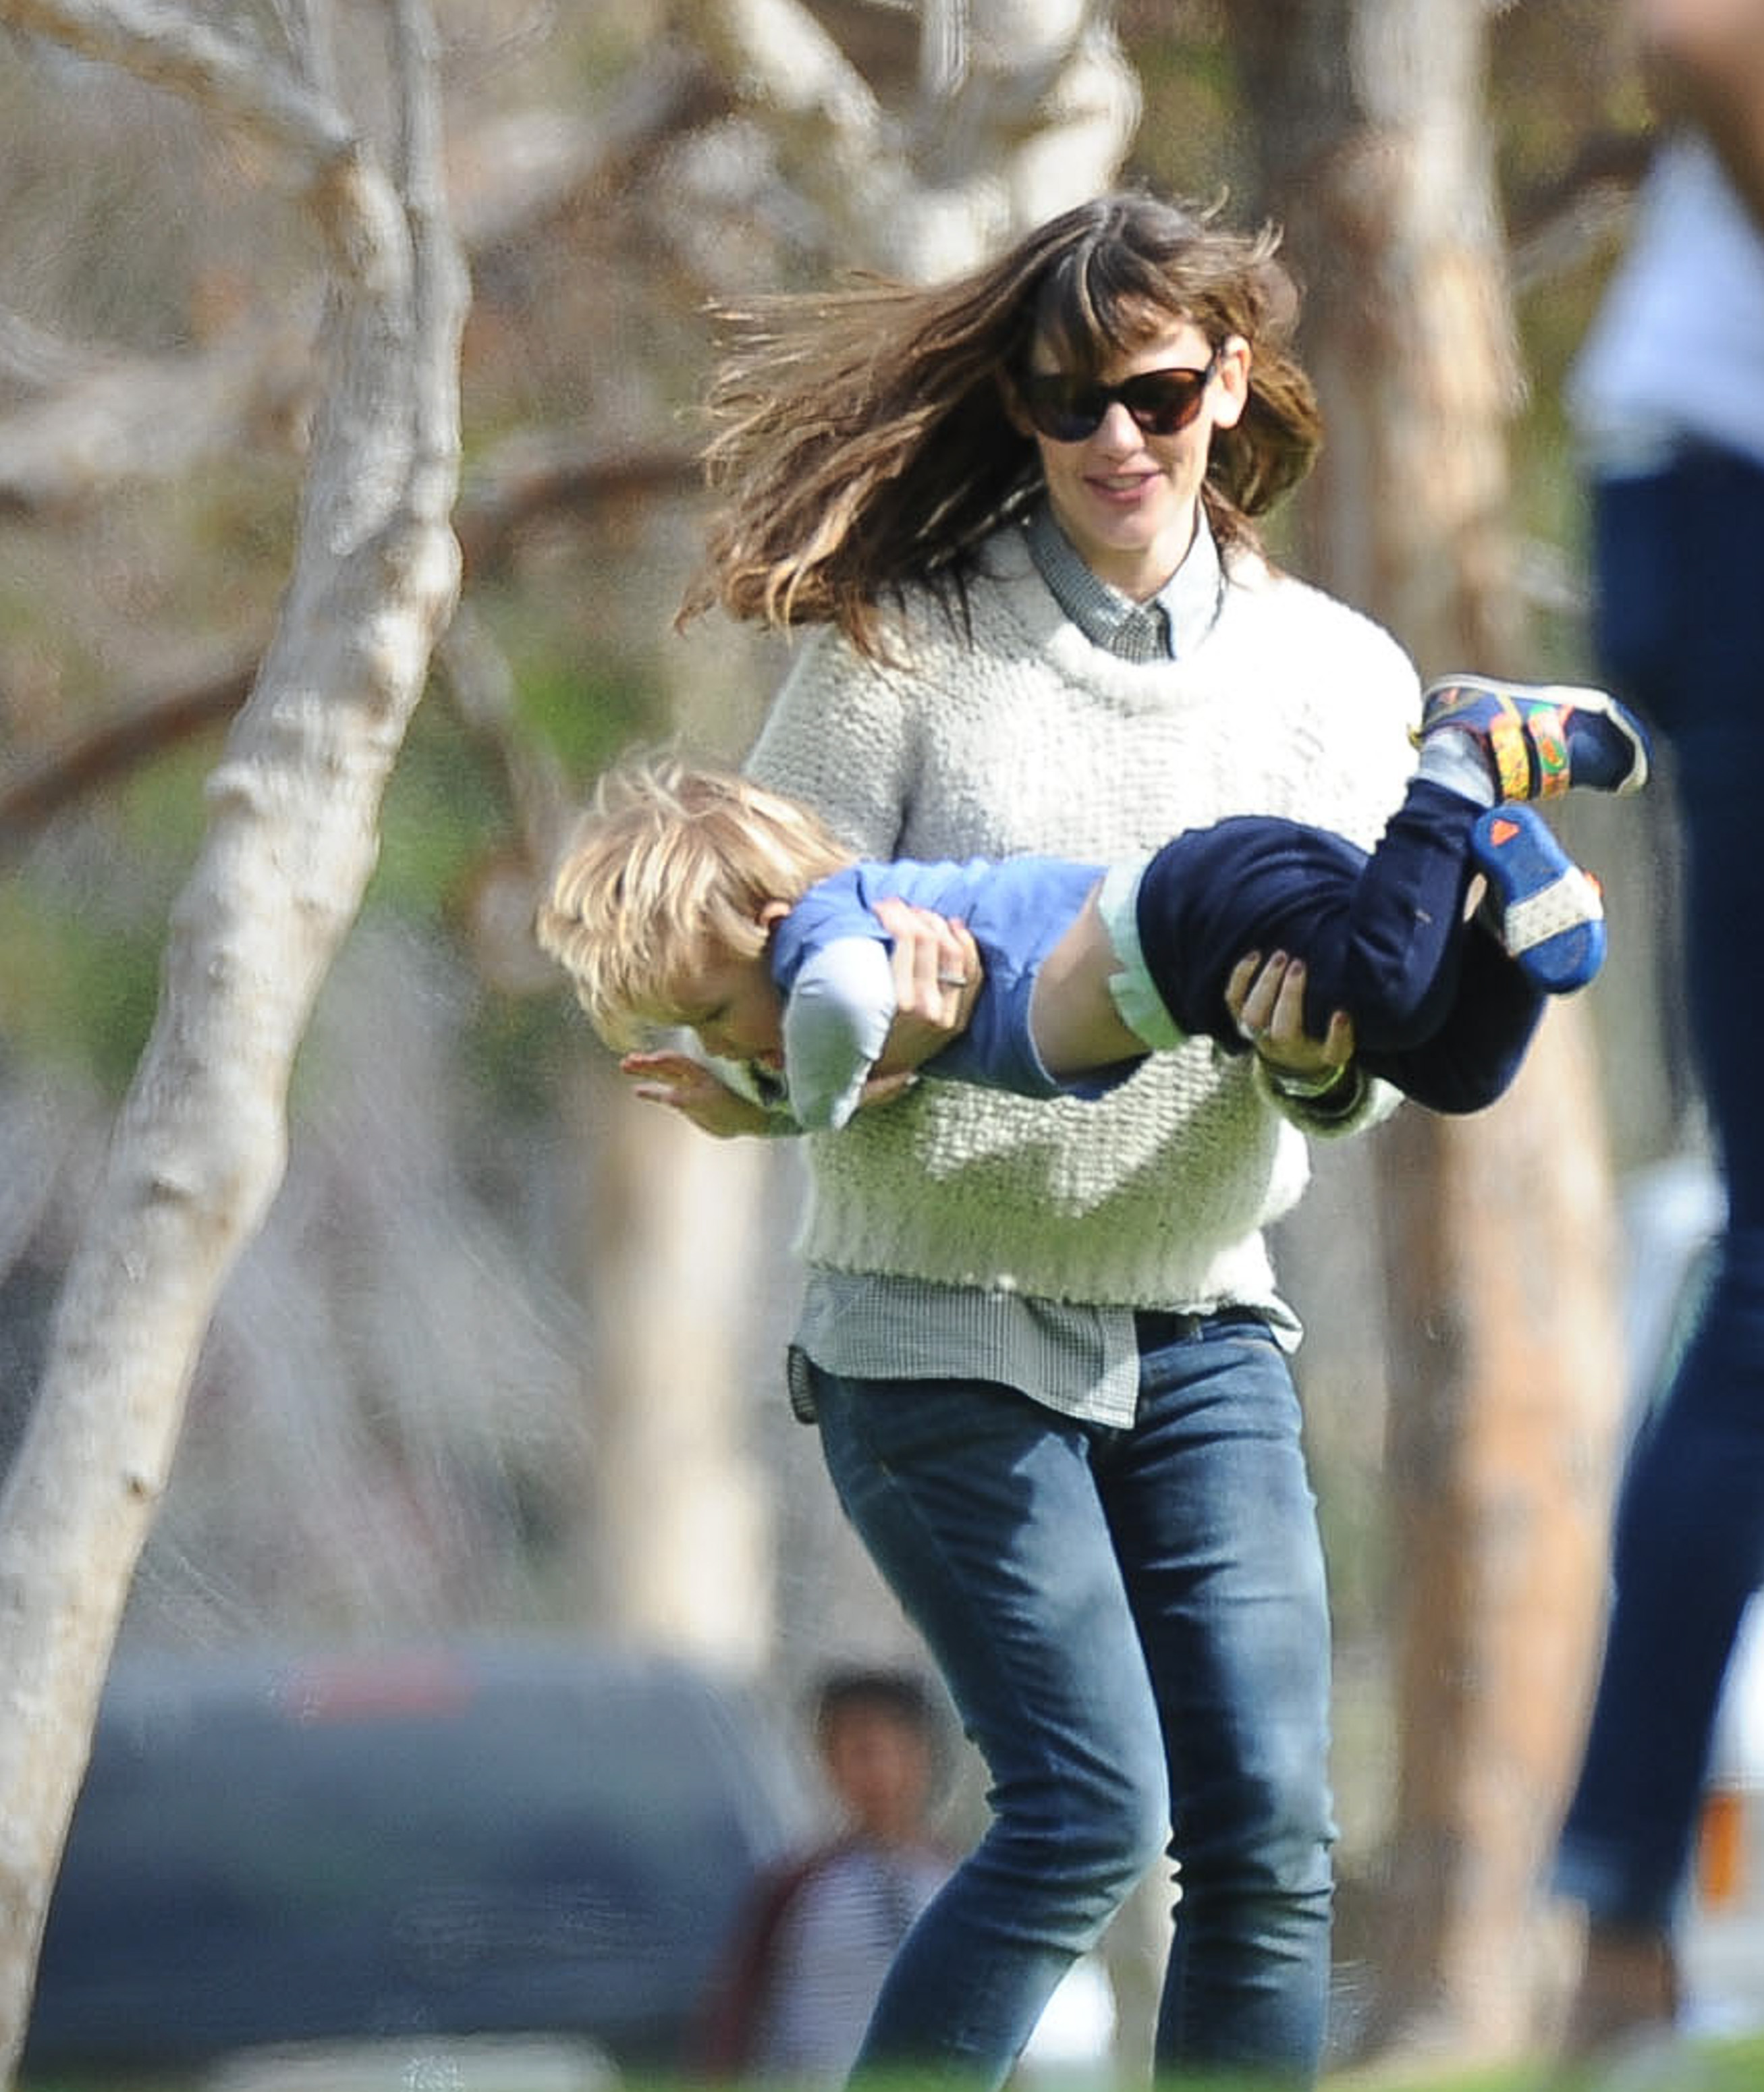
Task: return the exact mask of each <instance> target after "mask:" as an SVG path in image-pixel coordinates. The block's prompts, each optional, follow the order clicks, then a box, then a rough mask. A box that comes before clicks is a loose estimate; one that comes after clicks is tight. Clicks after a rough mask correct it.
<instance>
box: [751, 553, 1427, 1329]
mask: <svg viewBox="0 0 1764 2092" xmlns="http://www.w3.org/2000/svg"><path fill="white" fill-rule="evenodd" d="M987 568H988V571H987V573H986V574H985V575H984V577H982V578H981V579H980V580H979V581H978V582H977V583H976V584H975V586H974V587H973V588H972V590H971V602H970V612H971V625H972V630H971V638H970V637H969V636H968V635H966V634H965V633H963V632H962V629H960V627H959V625H958V623H957V622H955V621H952V620H951V619H950V618H949V617H948V616H945V613H944V612H942V611H941V610H940V609H939V608H938V607H936V606H935V605H932V604H931V603H928V602H927V601H926V600H923V599H915V600H914V601H912V602H910V603H909V604H908V605H907V606H906V611H905V612H904V621H903V624H902V626H901V638H899V639H898V641H897V642H896V645H895V647H894V649H893V651H894V652H895V654H896V655H897V659H899V660H901V661H902V662H910V663H911V666H910V669H906V668H890V667H879V666H877V665H876V664H875V663H870V662H866V661H865V660H863V659H862V658H861V657H859V656H858V655H857V654H856V653H855V652H854V650H853V649H852V648H851V647H850V646H849V645H847V644H846V642H845V641H844V640H843V639H842V638H840V636H839V635H838V634H837V633H835V632H832V631H831V630H828V629H818V630H816V631H815V633H813V634H812V635H811V636H810V637H809V638H807V639H806V641H805V642H803V644H802V649H801V652H800V654H799V656H798V659H797V661H796V663H795V664H794V666H793V670H792V672H791V673H790V675H789V677H788V678H787V680H786V681H785V685H784V687H783V689H782V690H781V691H780V694H779V696H778V698H777V700H776V703H775V705H774V707H773V708H772V713H771V715H770V717H769V718H768V720H767V723H766V725H765V727H764V728H763V732H762V733H761V736H760V738H759V742H758V745H757V746H756V747H755V749H754V753H753V754H752V756H751V758H750V760H749V763H748V766H747V767H748V768H749V769H750V772H752V773H753V775H754V776H756V777H758V778H759V779H760V780H763V782H765V783H767V784H768V785H773V786H775V787H777V788H779V789H783V790H786V791H789V792H793V793H796V794H798V796H799V797H802V798H805V799H807V800H809V801H810V802H812V803H813V804H814V805H815V806H818V807H819V808H820V809H821V810H822V811H823V812H824V814H826V815H828V817H829V818H830V819H831V820H832V822H833V823H834V824H835V826H836V827H837V828H839V829H840V831H841V832H842V833H843V834H844V835H845V836H846V837H847V838H848V839H849V841H850V842H851V844H852V845H853V846H854V848H855V849H858V851H859V852H860V853H861V854H863V855H865V856H868V857H878V858H890V857H897V856H905V857H914V858H940V857H953V858H963V857H968V856H988V857H1001V856H1005V855H1007V854H1010V853H1013V852H1020V851H1045V852H1049V853H1053V854H1059V855H1064V856H1068V857H1074V858H1086V859H1090V860H1093V861H1098V862H1107V861H1112V860H1114V859H1117V858H1126V857H1132V856H1136V855H1139V854H1144V853H1145V852H1148V851H1149V850H1151V849H1154V848H1156V847H1157V845H1159V844H1161V843H1162V842H1164V841H1166V840H1168V838H1169V837H1170V836H1172V835H1174V834H1177V833H1178V832H1181V831H1182V830H1183V829H1185V828H1194V827H1198V826H1201V825H1204V824H1205V823H1208V822H1211V821H1214V820H1217V819H1220V818H1221V816H1223V815H1230V814H1241V813H1265V814H1279V815H1289V816H1291V817H1292V818H1294V819H1301V820H1306V821H1310V822H1313V823H1317V824H1318V825H1319V826H1322V827H1326V828H1334V829H1336V830H1337V831H1338V832H1341V833H1342V834H1345V835H1347V836H1351V838H1352V839H1353V840H1354V841H1356V842H1358V843H1360V844H1361V845H1363V846H1366V847H1368V848H1369V847H1370V845H1372V844H1373V842H1374V841H1376V840H1377V836H1378V835H1379V833H1380V832H1381V830H1382V828H1383V826H1384V823H1385V822H1386V819H1388V818H1389V816H1390V813H1391V811H1392V810H1393V809H1394V806H1395V805H1396V803H1397V802H1398V800H1399V797H1401V795H1402V791H1403V785H1404V784H1405V782H1406V781H1407V776H1408V775H1409V772H1410V771H1411V770H1412V767H1413V763H1414V751H1413V749H1412V746H1411V744H1410V741H1409V739H1408V729H1409V728H1410V727H1411V725H1412V724H1413V722H1414V720H1415V718H1416V713H1417V690H1416V676H1415V672H1414V670H1413V668H1412V666H1411V665H1410V663H1409V662H1408V660H1407V657H1406V656H1405V655H1403V653H1402V652H1401V651H1400V650H1399V648H1398V647H1397V646H1396V645H1395V643H1394V641H1392V640H1391V639H1390V637H1389V636H1388V635H1387V634H1386V633H1384V632H1383V631H1382V630H1381V629H1379V628H1378V627H1377V625H1373V624H1372V623H1370V622H1369V621H1368V620H1366V619H1365V618H1364V617H1361V616H1359V615H1358V614H1357V613H1355V612H1352V611H1350V610H1348V609H1347V608H1346V607H1344V606H1342V604H1340V603H1336V602H1334V601H1333V600H1332V599H1329V597H1327V596H1325V595H1323V594H1320V593H1319V592H1318V591H1317V590H1314V589H1311V588H1308V587H1307V586H1304V584H1303V583H1301V582H1299V581H1294V580H1292V579H1291V578H1290V577H1285V576H1281V575H1277V574H1274V573H1270V571H1269V569H1268V568H1266V567H1265V566H1264V565H1263V564H1262V563H1261V562H1260V560H1253V559H1247V558H1242V557H1239V558H1238V559H1236V560H1233V561H1232V562H1231V563H1230V566H1229V568H1228V572H1229V575H1230V583H1229V586H1227V588H1226V590H1225V603H1224V607H1223V609H1222V612H1221V616H1220V617H1219V620H1218V621H1217V624H1216V625H1215V626H1214V628H1213V632H1212V633H1211V634H1210V636H1209V638H1208V640H1207V641H1206V642H1205V643H1204V645H1203V646H1200V647H1199V648H1197V649H1196V650H1195V651H1194V652H1193V653H1192V654H1191V655H1189V656H1188V657H1187V658H1186V659H1183V660H1182V661H1179V662H1170V661H1165V662H1156V663H1131V662H1126V661H1122V660H1118V659H1116V658H1115V657H1114V656H1113V655H1109V654H1106V653H1105V652H1103V651H1101V650H1100V649H1099V648H1097V647H1096V646H1092V644H1091V642H1089V641H1088V640H1087V638H1085V637H1084V636H1083V633H1080V632H1079V630H1078V629H1077V628H1076V627H1075V626H1074V625H1072V624H1070V622H1069V621H1068V620H1066V616H1065V615H1064V613H1063V612H1061V610H1060V608H1059V607H1058V605H1057V603H1055V601H1054V599H1053V597H1052V596H1051V595H1050V594H1048V590H1047V588H1046V586H1044V583H1043V582H1042V581H1041V579H1040V576H1039V574H1038V573H1036V570H1035V566H1034V564H1033V562H1032V561H1031V558H1030V556H1029V553H1028V551H1027V547H1026V545H1025V543H1024V542H1023V537H1022V534H1021V533H1020V532H1019V531H1018V530H1015V529H1009V530H1006V531H1005V532H1002V533H1001V534H1000V535H999V536H998V537H997V538H995V539H994V540H993V542H992V545H991V546H990V547H988V560H987ZM1389 1108H1390V1096H1389V1093H1383V1094H1382V1095H1381V1098H1380V1100H1379V1101H1378V1102H1377V1103H1376V1104H1374V1105H1373V1107H1372V1108H1371V1109H1370V1110H1369V1111H1368V1112H1363V1113H1360V1115H1359V1117H1357V1118H1356V1120H1355V1122H1353V1123H1355V1124H1364V1123H1365V1122H1366V1120H1367V1118H1368V1117H1369V1116H1371V1115H1373V1113H1381V1112H1382V1111H1383V1110H1386V1109H1389ZM1331 1130H1334V1129H1331ZM808 1148H809V1154H810V1167H811V1177H812V1187H813V1188H812V1198H811V1206H810V1210H809V1213H808V1216H807V1220H806V1226H805V1230H804V1234H803V1238H802V1250H803V1252H804V1254H805V1255H806V1257H807V1259H808V1260H809V1261H810V1262H811V1264H819V1265H824V1266H827V1267H829V1268H831V1269H837V1270H844V1271H852V1272H868V1273H891V1274H895V1275H899V1276H905V1277H917V1278H922V1279H928V1280H932V1281H934V1282H940V1283H943V1284H948V1285H963V1286H982V1287H987V1288H997V1289H1004V1290H1018V1291H1021V1292H1023V1293H1026V1294H1031V1295H1036V1296H1038V1297H1040V1298H1043V1299H1057V1300H1066V1301H1079V1302H1084V1303H1088V1304H1090V1305H1092V1306H1098V1307H1105V1306H1106V1307H1194V1308H1199V1307H1214V1306H1217V1305H1219V1304H1220V1303H1222V1302H1226V1301H1231V1302H1236V1303H1252V1304H1254V1303H1265V1302H1271V1301H1272V1300H1273V1298H1274V1293H1273V1273H1272V1271H1271V1269H1270V1267H1269V1260H1268V1255H1267V1251H1266V1247H1265V1243H1264V1241H1263V1237H1262V1230H1263V1229H1264V1227H1265V1225H1267V1224H1268V1223H1269V1221H1273V1220H1274V1219H1276V1218H1278V1216H1279V1215H1280V1214H1282V1212H1286V1210H1287V1208H1289V1207H1290V1206H1291V1204H1293V1203H1294V1201H1295V1199H1297V1198H1298V1196H1299V1193H1300V1191H1302V1190H1303V1188H1304V1183H1305V1180H1306V1177H1307V1174H1308V1161H1307V1156H1306V1151H1305V1144H1304V1139H1303V1137H1302V1136H1301V1135H1300V1134H1299V1132H1298V1131H1297V1130H1296V1129H1295V1126H1294V1124H1292V1123H1291V1122H1289V1120H1288V1119H1287V1118H1286V1117H1285V1116H1283V1115H1282V1112H1281V1110H1280V1109H1277V1107H1276V1106H1275V1104H1273V1101H1272V1100H1271V1099H1270V1096H1269V1092H1268V1091H1267V1088H1266V1087H1265V1084H1264V1083H1261V1082H1260V1081H1258V1079H1257V1078H1256V1075H1255V1073H1254V1071H1253V1068H1252V1057H1250V1056H1247V1055H1246V1056H1240V1057H1226V1056H1225V1055H1223V1054H1221V1053H1217V1052H1215V1050H1214V1048H1213V1046H1212V1045H1211V1044H1210V1043H1208V1042H1207V1041H1204V1040H1197V1041H1195V1042H1194V1043H1192V1044H1190V1045H1188V1046H1187V1047H1185V1048H1182V1050H1181V1051H1180V1052H1176V1053H1166V1054H1159V1055H1157V1056H1154V1057H1152V1059H1151V1060H1150V1061H1148V1062H1147V1063H1146V1065H1144V1068H1142V1069H1141V1070H1139V1073H1138V1074H1135V1076H1134V1077H1133V1078H1131V1081H1129V1082H1128V1083H1126V1084H1124V1085H1123V1086H1122V1087H1121V1088H1120V1089H1119V1090H1117V1091H1114V1092H1113V1093H1112V1095H1111V1096H1109V1097H1107V1098H1105V1099H1104V1100H1101V1101H1100V1102H1098V1103H1088V1104H1087V1103H1080V1102H1078V1101H1075V1100H1061V1101H1058V1102H1054V1103H1045V1102H1038V1101H1032V1100H1027V1099H1023V1098H1020V1097H1014V1096H1005V1095H1003V1094H1001V1093H999V1092H997V1091H988V1090H982V1089H978V1088H974V1087H969V1086H967V1085H966V1084H962V1083H923V1084H920V1085H919V1087H917V1088H916V1089H915V1090H914V1091H912V1092H911V1093H910V1094H909V1096H907V1097H906V1098H905V1099H904V1100H901V1102H898V1103H897V1104H891V1105H888V1106H887V1107H885V1108H880V1109H874V1110H871V1111H867V1112H862V1113H859V1114H858V1117H857V1118H856V1119H854V1121H853V1122H852V1123H851V1124H850V1126H847V1127H845V1130H843V1131H841V1132H840V1133H837V1134H823V1135H812V1136H811V1137H810V1139H809V1142H808Z"/></svg>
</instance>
